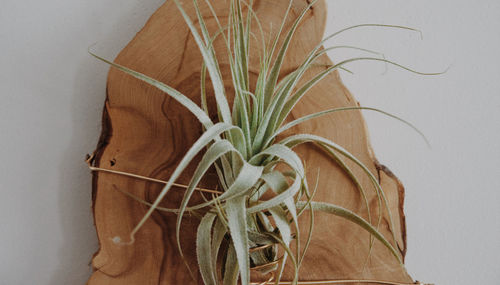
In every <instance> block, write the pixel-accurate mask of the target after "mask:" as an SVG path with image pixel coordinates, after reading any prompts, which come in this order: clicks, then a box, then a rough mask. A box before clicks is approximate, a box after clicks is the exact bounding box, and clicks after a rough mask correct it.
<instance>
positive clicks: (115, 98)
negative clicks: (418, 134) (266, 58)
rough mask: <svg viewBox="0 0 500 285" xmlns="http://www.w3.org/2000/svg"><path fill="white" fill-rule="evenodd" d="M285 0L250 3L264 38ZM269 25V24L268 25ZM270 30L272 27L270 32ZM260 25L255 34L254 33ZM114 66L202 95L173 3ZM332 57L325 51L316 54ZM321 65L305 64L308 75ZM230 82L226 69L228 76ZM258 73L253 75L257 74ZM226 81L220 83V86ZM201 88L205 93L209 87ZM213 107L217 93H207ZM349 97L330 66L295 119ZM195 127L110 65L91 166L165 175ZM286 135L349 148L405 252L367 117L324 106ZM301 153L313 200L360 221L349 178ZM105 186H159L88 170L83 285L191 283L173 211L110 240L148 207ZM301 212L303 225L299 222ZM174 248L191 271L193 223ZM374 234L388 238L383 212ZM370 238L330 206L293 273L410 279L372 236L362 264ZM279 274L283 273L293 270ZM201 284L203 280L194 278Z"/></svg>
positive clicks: (173, 197)
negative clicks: (89, 256)
mask: <svg viewBox="0 0 500 285" xmlns="http://www.w3.org/2000/svg"><path fill="white" fill-rule="evenodd" d="M199 2H200V4H201V5H202V11H203V15H205V18H206V19H207V25H208V28H209V30H210V31H211V32H214V31H216V29H217V28H216V25H215V21H214V19H213V18H212V17H211V16H210V13H209V11H208V10H207V9H206V7H204V6H203V4H204V3H202V2H204V1H199ZM212 2H213V5H214V7H215V9H216V12H217V15H220V16H221V20H222V21H223V22H224V21H225V19H226V18H225V17H224V15H227V12H228V9H227V7H228V3H229V2H228V1H212ZM287 5H288V0H279V1H276V0H274V1H270V0H267V1H265V0H260V1H257V0H256V1H254V6H253V9H254V10H255V11H256V13H257V15H258V17H259V19H260V21H261V22H262V26H263V28H264V31H265V33H266V35H268V36H269V35H272V34H273V33H274V32H275V31H276V30H277V27H278V26H279V23H280V22H281V20H282V17H283V15H284V12H285V10H286V7H287ZM305 5H307V1H306V0H294V1H293V7H292V13H291V15H290V17H289V18H288V21H287V25H286V28H289V27H290V24H291V22H292V20H293V19H294V18H295V17H297V15H298V13H299V12H300V11H301V10H302V9H303V8H304V7H305ZM184 7H185V9H186V11H187V12H188V14H190V15H191V17H192V18H193V17H194V10H193V8H192V1H184ZM325 18H326V4H325V3H324V1H319V2H318V3H317V4H316V5H315V6H314V7H313V8H312V9H311V10H310V11H309V12H308V13H307V16H306V18H305V20H304V21H303V22H302V23H301V24H300V27H299V29H298V31H297V34H296V36H295V38H294V40H293V42H292V45H291V48H290V49H289V51H288V53H287V56H286V58H285V65H284V68H283V72H282V74H281V76H283V75H285V74H287V73H288V72H290V71H291V70H293V69H294V68H295V67H297V66H298V64H299V63H300V62H301V61H302V60H303V59H304V56H305V55H306V54H307V52H308V51H310V50H311V49H312V48H313V47H314V46H315V45H316V44H317V43H318V42H319V41H320V40H321V38H322V36H323V32H324V26H325V22H326V19H325ZM271 26H272V27H274V29H273V28H271ZM273 31H274V32H273ZM256 32H257V31H256ZM222 44H223V43H222V42H221V41H217V42H216V43H215V45H216V51H217V52H218V55H219V58H220V64H221V66H222V73H223V75H226V76H229V73H228V72H229V68H228V66H227V59H226V57H225V55H224V48H223V46H222ZM253 46H254V47H255V50H254V53H253V55H255V56H253V57H252V60H251V63H250V68H251V71H252V73H253V74H254V75H256V74H257V71H258V69H257V68H258V62H257V60H258V58H257V54H258V49H257V48H256V47H257V45H253ZM115 62H117V63H119V64H122V65H124V66H127V67H129V68H131V69H134V70H137V71H139V72H142V73H144V74H146V75H148V76H151V77H153V78H155V79H157V80H160V81H162V82H165V83H167V84H169V85H171V86H173V87H175V88H177V89H178V90H180V91H181V92H183V93H184V94H186V95H187V96H188V97H190V98H191V99H192V100H194V101H195V102H197V103H198V104H199V103H200V98H199V97H200V96H199V94H200V93H199V92H200V88H199V77H200V67H201V63H202V59H201V55H200V53H199V51H198V48H197V46H196V44H195V42H194V40H193V38H192V36H191V35H190V32H189V31H188V27H187V26H186V25H185V23H184V20H183V19H182V17H181V15H180V13H179V12H178V10H177V8H176V7H175V4H174V3H173V1H167V2H166V3H165V4H164V5H163V6H161V7H160V8H159V9H158V10H157V11H156V12H155V13H154V15H152V17H151V18H150V19H149V21H148V22H147V24H146V25H145V27H144V28H143V29H142V30H141V31H140V32H139V33H138V34H137V35H136V37H135V38H134V39H133V40H132V41H131V42H130V43H129V44H128V45H127V47H125V48H124V49H123V50H122V52H121V53H120V54H119V55H118V57H117V58H116V60H115ZM320 62H321V63H324V64H325V65H329V64H331V61H330V59H328V57H327V56H323V57H322V58H321V60H320ZM323 68H325V67H321V66H318V67H314V68H312V69H311V71H310V72H308V74H307V75H306V76H305V78H310V77H311V76H312V75H313V74H315V73H317V72H318V71H320V70H322V69H323ZM228 78H230V77H228ZM255 79H256V76H253V78H252V80H253V81H255ZM229 85H230V82H229V81H228V82H226V86H229ZM209 94H210V93H209ZM209 103H210V105H211V106H212V108H213V105H214V104H213V103H214V100H213V98H212V97H209ZM357 104H358V103H357V101H356V100H355V99H354V98H353V97H352V95H351V94H350V93H349V91H348V90H347V89H346V88H345V87H344V85H343V84H342V82H341V80H340V78H339V75H338V74H337V73H333V74H331V75H330V76H328V77H327V78H326V79H324V80H323V81H322V82H321V83H320V84H318V85H317V86H316V87H315V88H313V89H312V90H311V91H310V92H309V94H308V95H307V96H306V97H305V98H304V99H303V100H302V101H301V102H300V103H299V105H298V106H297V107H296V108H295V110H294V111H293V112H292V115H291V117H294V118H297V117H300V116H303V115H306V114H309V113H311V112H317V111H320V110H325V109H328V108H333V107H342V106H356V105H357ZM201 132H202V131H201V125H200V124H199V123H197V120H196V119H195V117H194V116H192V115H191V114H189V112H188V111H187V110H186V109H184V108H183V107H182V106H181V105H180V104H178V103H177V102H175V101H174V100H172V99H171V98H169V97H167V96H166V95H165V94H163V93H162V92H160V91H158V90H157V89H155V88H153V87H151V86H149V85H147V84H145V83H142V82H139V81H138V80H135V79H133V78H132V77H130V76H128V75H126V74H124V73H122V72H119V71H117V70H115V69H111V70H110V72H109V78H108V87H107V98H106V103H105V108H104V114H103V130H102V135H101V139H100V141H99V145H98V149H97V152H96V154H97V157H96V166H99V167H102V168H109V169H113V170H120V171H126V172H131V173H136V174H139V175H144V176H149V177H154V178H159V179H167V178H168V177H169V175H170V173H171V172H172V171H173V169H175V167H176V164H177V162H178V161H179V160H180V159H181V157H182V156H183V154H184V153H185V152H186V151H187V149H188V148H189V147H190V146H191V145H192V143H193V142H194V141H195V140H196V139H197V138H198V137H199V136H200V134H201ZM290 132H293V133H298V132H300V133H311V134H317V135H320V136H324V137H326V138H328V139H331V140H333V141H335V142H337V143H338V144H339V145H341V146H343V147H345V148H346V149H347V150H349V151H350V152H351V153H353V154H354V155H356V156H357V157H358V158H359V159H360V160H361V161H362V162H363V163H364V164H365V165H367V166H368V167H369V169H370V171H371V172H372V173H373V174H375V175H377V177H378V178H379V179H380V183H381V185H382V187H383V189H384V191H385V192H386V195H387V197H388V199H389V204H390V208H391V210H392V213H393V215H394V221H395V224H396V225H395V228H394V229H392V230H393V231H394V233H395V234H396V237H397V248H399V250H400V252H401V256H402V257H404V254H405V251H406V238H405V220H404V213H403V199H404V189H403V186H402V185H401V183H400V182H399V181H398V179H397V178H396V177H395V176H394V175H393V174H392V173H391V172H390V171H388V170H387V169H386V168H385V167H383V166H382V165H380V164H379V163H378V162H377V161H376V159H375V157H374V155H373V152H372V150H371V147H370V144H369V141H368V137H367V131H366V129H365V123H364V121H363V118H362V115H361V113H360V112H359V111H345V112H339V113H334V114H330V115H327V116H324V117H321V118H318V119H315V120H313V121H309V122H307V123H304V124H302V125H300V126H297V127H295V128H294V129H292V130H290ZM298 152H299V154H300V155H301V157H302V158H303V159H304V160H305V161H306V166H307V169H308V180H309V181H315V178H316V174H317V171H318V169H320V181H319V190H318V193H317V194H316V197H315V200H316V201H326V202H330V203H334V204H338V205H340V206H343V207H345V208H348V209H351V210H353V211H355V212H357V213H359V214H360V215H362V216H363V217H365V218H366V217H367V214H366V207H365V206H364V204H363V202H362V199H361V197H360V195H359V193H358V192H357V190H356V188H355V185H354V184H353V183H352V182H351V181H350V180H349V178H348V177H347V176H346V175H345V174H344V173H343V172H342V171H341V170H340V169H339V168H338V166H336V164H335V163H333V162H331V161H330V160H329V159H328V158H327V157H326V156H325V155H324V153H322V152H321V150H319V149H317V148H315V147H313V146H310V145H304V146H301V147H300V148H298ZM347 164H348V165H349V166H350V167H351V168H352V169H353V171H354V173H355V174H356V175H357V176H358V177H359V178H360V181H361V183H362V184H363V185H365V187H367V188H368V189H370V190H371V189H373V188H371V187H370V186H369V185H370V182H369V180H368V178H367V177H366V175H364V174H363V173H362V171H360V169H359V168H357V167H355V166H354V165H352V164H351V163H349V162H347ZM192 170H193V168H192V167H190V168H189V169H188V170H187V171H185V173H184V175H183V176H182V178H181V179H180V180H179V181H178V182H180V183H186V182H187V181H188V180H189V173H190V172H192ZM215 184H216V179H210V178H209V179H206V181H204V182H203V186H205V187H215ZM114 188H119V189H121V190H123V191H128V192H130V193H132V194H134V195H137V196H139V197H141V198H143V199H145V200H150V201H151V200H153V199H154V198H155V196H156V195H157V194H158V191H159V190H160V188H161V185H158V184H154V183H151V182H144V181H140V180H137V179H133V178H128V177H123V176H119V175H114V174H109V173H102V172H101V173H95V174H94V177H93V202H94V204H93V209H94V215H95V225H96V228H97V233H98V238H99V242H100V249H99V251H98V252H97V253H96V254H95V256H94V258H93V260H92V264H93V267H94V268H95V272H94V273H93V275H92V276H91V278H90V280H89V282H88V284H90V285H104V284H106V285H107V284H121V285H123V284H154V285H157V284H162V285H165V284H195V283H196V282H195V281H193V280H192V279H191V278H190V277H189V274H188V271H187V270H186V267H185V265H184V263H183V262H182V261H181V259H180V257H179V253H178V250H177V247H176V245H175V219H176V217H175V216H174V215H172V214H164V213H155V214H154V215H153V217H152V219H150V220H149V221H148V222H147V223H146V225H145V226H144V227H143V228H142V229H141V230H140V231H139V232H138V234H137V236H136V242H135V243H134V244H133V245H130V246H123V245H116V244H114V243H113V242H112V240H111V239H112V238H113V237H115V236H120V237H122V238H127V237H128V235H129V233H130V231H131V230H132V229H133V227H134V226H135V225H136V223H137V222H138V221H139V219H140V218H141V217H142V216H143V215H144V213H145V212H146V207H145V206H143V205H141V204H139V203H137V202H135V201H133V200H132V199H130V198H129V197H127V196H125V195H123V193H120V192H119V191H116V190H115V189H114ZM369 192H370V193H369V195H368V198H369V201H370V205H371V208H372V215H373V216H376V215H377V211H378V210H377V209H378V202H377V198H376V196H375V194H374V192H373V191H369ZM181 194H182V190H181V189H177V190H173V191H171V192H170V194H169V195H168V197H167V198H166V199H165V201H164V202H163V206H167V207H177V206H178V205H179V202H180V197H181ZM307 223H308V217H307V214H305V215H304V216H303V217H302V218H301V221H300V224H301V225H304V229H306V228H307ZM183 225H184V227H183V231H184V232H183V234H184V235H185V236H188V237H192V238H187V239H186V240H184V241H183V248H184V251H185V253H186V254H187V256H188V260H189V261H190V265H191V267H192V268H196V262H195V255H194V251H195V242H194V239H195V230H196V226H197V222H196V219H194V218H189V217H187V218H185V219H184V224H183ZM380 230H381V232H382V233H383V234H384V235H385V236H386V237H387V238H388V239H390V237H391V229H390V228H389V223H388V218H387V213H384V219H383V222H382V225H381V229H380ZM368 241H369V235H368V234H367V233H366V232H365V231H364V230H362V229H360V228H359V227H357V226H356V225H353V224H352V223H349V222H346V221H344V220H342V219H340V218H336V217H333V216H330V215H327V214H316V223H315V228H314V233H313V240H312V244H311V247H310V249H309V251H308V254H307V255H306V259H305V261H304V263H303V266H302V268H301V271H300V277H301V280H318V279H334V278H335V279H337V278H338V279H344V278H368V279H373V278H376V279H382V280H393V281H401V282H411V281H412V279H411V278H410V277H409V276H408V274H407V273H406V271H405V269H404V268H403V267H401V266H400V265H399V264H398V263H397V261H396V260H395V259H394V258H393V257H392V256H391V255H390V253H389V251H388V250H387V249H386V248H384V247H383V246H382V245H381V244H380V243H378V242H376V243H375V247H374V249H373V253H372V257H371V259H370V260H369V262H368V263H367V264H366V266H365V267H363V265H364V263H365V259H366V255H367V253H368ZM290 274H291V272H290V270H287V272H286V274H285V277H284V280H287V279H289V278H290ZM198 283H200V284H201V278H199V277H198Z"/></svg>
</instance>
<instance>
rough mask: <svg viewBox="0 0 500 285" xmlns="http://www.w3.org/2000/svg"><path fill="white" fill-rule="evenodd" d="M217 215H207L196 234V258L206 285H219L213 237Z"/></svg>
mask: <svg viewBox="0 0 500 285" xmlns="http://www.w3.org/2000/svg"><path fill="white" fill-rule="evenodd" d="M215 216H216V215H215V214H212V213H207V214H206V215H205V216H204V217H203V218H202V219H201V222H200V224H199V225H198V231H197V234H196V256H197V259H198V265H199V266H200V274H201V277H202V278H203V282H204V283H205V285H217V281H216V277H215V274H214V272H215V270H214V268H215V264H213V263H212V260H213V259H212V247H211V242H212V241H211V239H210V237H211V235H210V232H211V230H212V225H213V223H214V220H215Z"/></svg>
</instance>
